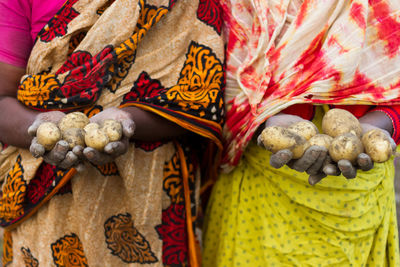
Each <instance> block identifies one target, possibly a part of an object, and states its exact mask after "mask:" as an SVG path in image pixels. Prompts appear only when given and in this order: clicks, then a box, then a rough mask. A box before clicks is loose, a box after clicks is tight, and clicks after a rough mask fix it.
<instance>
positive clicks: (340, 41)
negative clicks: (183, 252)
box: [203, 0, 400, 266]
mask: <svg viewBox="0 0 400 267" xmlns="http://www.w3.org/2000/svg"><path fill="white" fill-rule="evenodd" d="M221 2H222V6H223V8H224V11H225V18H226V21H225V22H224V27H225V30H226V32H227V35H226V42H227V52H226V61H227V65H226V70H227V74H226V77H227V87H226V90H225V92H226V94H225V96H226V102H227V104H228V105H227V116H226V124H225V126H224V127H225V129H224V130H225V131H224V133H225V139H226V145H225V154H224V157H223V162H222V166H221V168H222V173H221V174H220V176H219V179H218V180H217V181H216V184H215V186H214V188H213V192H212V195H211V197H210V200H209V205H208V209H207V212H206V215H207V217H206V220H205V236H204V248H205V249H204V260H203V262H204V265H205V266H243V265H244V266H364V265H374V266H375V265H377V266H380V265H385V266H398V265H399V247H398V232H397V226H396V208H395V201H394V186H393V178H394V167H393V158H392V159H390V160H389V161H387V162H385V163H379V164H375V165H374V168H373V169H371V170H369V171H361V170H359V171H357V176H356V177H355V178H354V179H346V177H347V176H346V177H345V175H340V176H333V175H332V176H327V177H325V178H323V179H322V180H321V181H320V182H319V183H317V184H316V185H314V186H312V185H310V184H309V174H306V173H305V172H299V171H296V170H294V169H291V168H289V167H288V166H286V165H283V167H281V168H278V169H277V168H273V167H272V166H271V165H270V164H269V162H270V158H271V156H272V154H271V153H270V152H268V151H266V150H265V149H264V148H261V147H259V146H257V144H256V142H254V140H256V139H257V134H258V133H259V130H260V129H263V127H264V124H265V123H266V124H268V122H269V121H272V118H274V117H277V116H275V115H279V114H278V113H288V114H294V115H298V116H299V117H302V118H303V119H306V120H313V121H314V122H315V123H316V124H317V125H319V124H320V123H321V118H322V116H323V115H324V114H325V112H326V110H327V109H328V108H329V107H330V108H332V107H336V108H343V109H346V110H348V111H350V112H352V113H353V114H354V115H355V116H356V117H357V118H360V120H361V121H362V122H363V123H367V124H368V123H371V124H372V125H373V126H375V127H377V128H381V129H382V130H385V131H388V132H389V133H392V135H391V136H392V138H393V139H394V140H395V141H396V142H399V135H398V132H399V126H400V125H399V116H398V111H399V103H400V96H399V94H398V84H400V83H399V82H400V80H399V77H400V75H399V74H400V73H399V71H397V70H396V71H394V72H391V71H390V70H392V69H394V68H395V67H394V66H395V65H396V64H398V63H399V62H400V57H399V49H398V48H399V47H398V46H397V45H396V49H394V50H393V51H389V50H388V49H387V44H388V40H387V38H386V37H387V36H395V35H396V36H397V35H398V33H399V32H400V23H399V22H398V21H397V20H396V19H392V18H394V17H396V15H395V14H397V13H398V8H399V6H398V5H397V4H396V3H395V1H368V2H363V3H361V2H354V1H341V2H338V1H316V0H307V1H300V2H299V1H282V2H280V3H278V4H276V2H273V1H257V0H254V1H247V0H243V1H229V0H224V1H221ZM293 3H297V4H300V5H296V4H295V5H293ZM296 7H297V8H296ZM382 11H385V12H383V13H382ZM361 14H362V16H358V15H361ZM390 23H393V24H391V25H396V26H395V27H393V32H390V34H389V33H388V35H387V36H386V35H384V34H383V32H382V29H383V27H384V26H385V25H388V24H390ZM394 32H395V33H394ZM389 39H391V38H389ZM393 41H394V40H391V43H393ZM395 43H397V42H395ZM372 58H373V60H372ZM388 66H391V67H390V68H386V67H388ZM382 69H386V70H387V72H386V71H385V72H380V70H382ZM389 69H390V70H389ZM388 73H390V74H389V75H387V74H388ZM389 95H390V97H389ZM270 118H271V120H270ZM242 152H243V154H242ZM276 154H277V153H276ZM276 154H274V155H276ZM342 173H343V174H344V172H343V171H342ZM353 177H354V176H353Z"/></svg>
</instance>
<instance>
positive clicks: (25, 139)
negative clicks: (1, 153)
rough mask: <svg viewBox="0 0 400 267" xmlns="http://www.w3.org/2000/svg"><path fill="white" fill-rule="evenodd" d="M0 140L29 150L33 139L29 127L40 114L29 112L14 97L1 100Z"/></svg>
mask: <svg viewBox="0 0 400 267" xmlns="http://www.w3.org/2000/svg"><path fill="white" fill-rule="evenodd" d="M0 114H1V115H0V140H1V141H2V142H4V143H6V144H9V145H13V146H17V147H22V148H28V147H29V145H30V143H31V140H32V137H31V136H29V134H28V127H29V126H30V125H31V124H32V122H33V121H34V119H35V116H36V115H37V114H38V112H36V111H33V110H29V109H27V108H26V107H24V106H23V105H22V104H20V103H19V102H18V101H17V99H15V98H13V97H7V96H5V97H1V98H0Z"/></svg>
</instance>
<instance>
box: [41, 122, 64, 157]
mask: <svg viewBox="0 0 400 267" xmlns="http://www.w3.org/2000/svg"><path fill="white" fill-rule="evenodd" d="M36 137H37V141H38V143H39V144H41V145H42V146H43V147H44V149H46V150H51V149H52V148H53V147H54V145H55V144H56V143H57V142H58V141H59V140H60V139H61V131H60V129H58V127H57V125H55V124H54V123H52V122H44V123H42V124H40V126H39V127H38V129H37V131H36Z"/></svg>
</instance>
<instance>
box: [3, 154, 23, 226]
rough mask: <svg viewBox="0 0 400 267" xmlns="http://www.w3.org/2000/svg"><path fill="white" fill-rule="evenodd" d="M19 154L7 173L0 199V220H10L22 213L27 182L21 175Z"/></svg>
mask: <svg viewBox="0 0 400 267" xmlns="http://www.w3.org/2000/svg"><path fill="white" fill-rule="evenodd" d="M23 172H24V170H23V167H22V165H21V156H18V157H17V160H16V162H15V164H14V167H13V168H12V169H11V170H10V172H9V173H8V175H7V178H6V179H7V180H6V183H5V185H4V186H3V188H2V194H1V199H0V214H1V218H2V220H4V221H6V222H10V221H12V220H14V219H16V218H18V217H20V216H21V215H23V214H24V206H23V205H24V202H25V194H26V190H27V184H26V181H25V180H24V176H23Z"/></svg>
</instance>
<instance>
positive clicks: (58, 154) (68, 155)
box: [28, 111, 83, 169]
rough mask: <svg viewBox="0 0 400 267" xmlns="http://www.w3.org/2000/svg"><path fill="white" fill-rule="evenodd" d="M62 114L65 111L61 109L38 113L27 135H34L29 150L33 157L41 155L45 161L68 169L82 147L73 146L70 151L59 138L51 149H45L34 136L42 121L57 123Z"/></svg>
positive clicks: (74, 161)
mask: <svg viewBox="0 0 400 267" xmlns="http://www.w3.org/2000/svg"><path fill="white" fill-rule="evenodd" d="M64 116H65V113H63V112H61V111H50V112H45V113H40V114H38V115H37V116H36V118H35V120H34V121H33V123H32V125H31V126H29V128H28V133H29V135H31V136H33V137H34V138H33V139H32V142H31V145H30V147H29V150H30V152H31V153H32V155H33V156H34V157H36V158H38V157H43V160H44V161H45V162H46V163H49V164H51V165H55V166H57V167H60V168H63V169H69V168H71V167H73V166H74V165H76V164H77V163H78V161H79V155H80V154H82V150H83V148H82V147H80V146H77V147H74V148H73V149H72V151H71V150H70V149H69V145H68V143H67V142H66V141H64V140H60V141H58V142H57V143H56V144H55V146H54V148H53V149H52V150H50V151H45V149H44V147H43V146H42V145H41V144H39V143H38V142H37V138H36V137H35V136H36V132H37V129H38V128H39V126H40V125H41V124H42V123H44V122H52V123H54V124H58V122H59V121H60V120H61V119H62V118H63V117H64Z"/></svg>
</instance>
